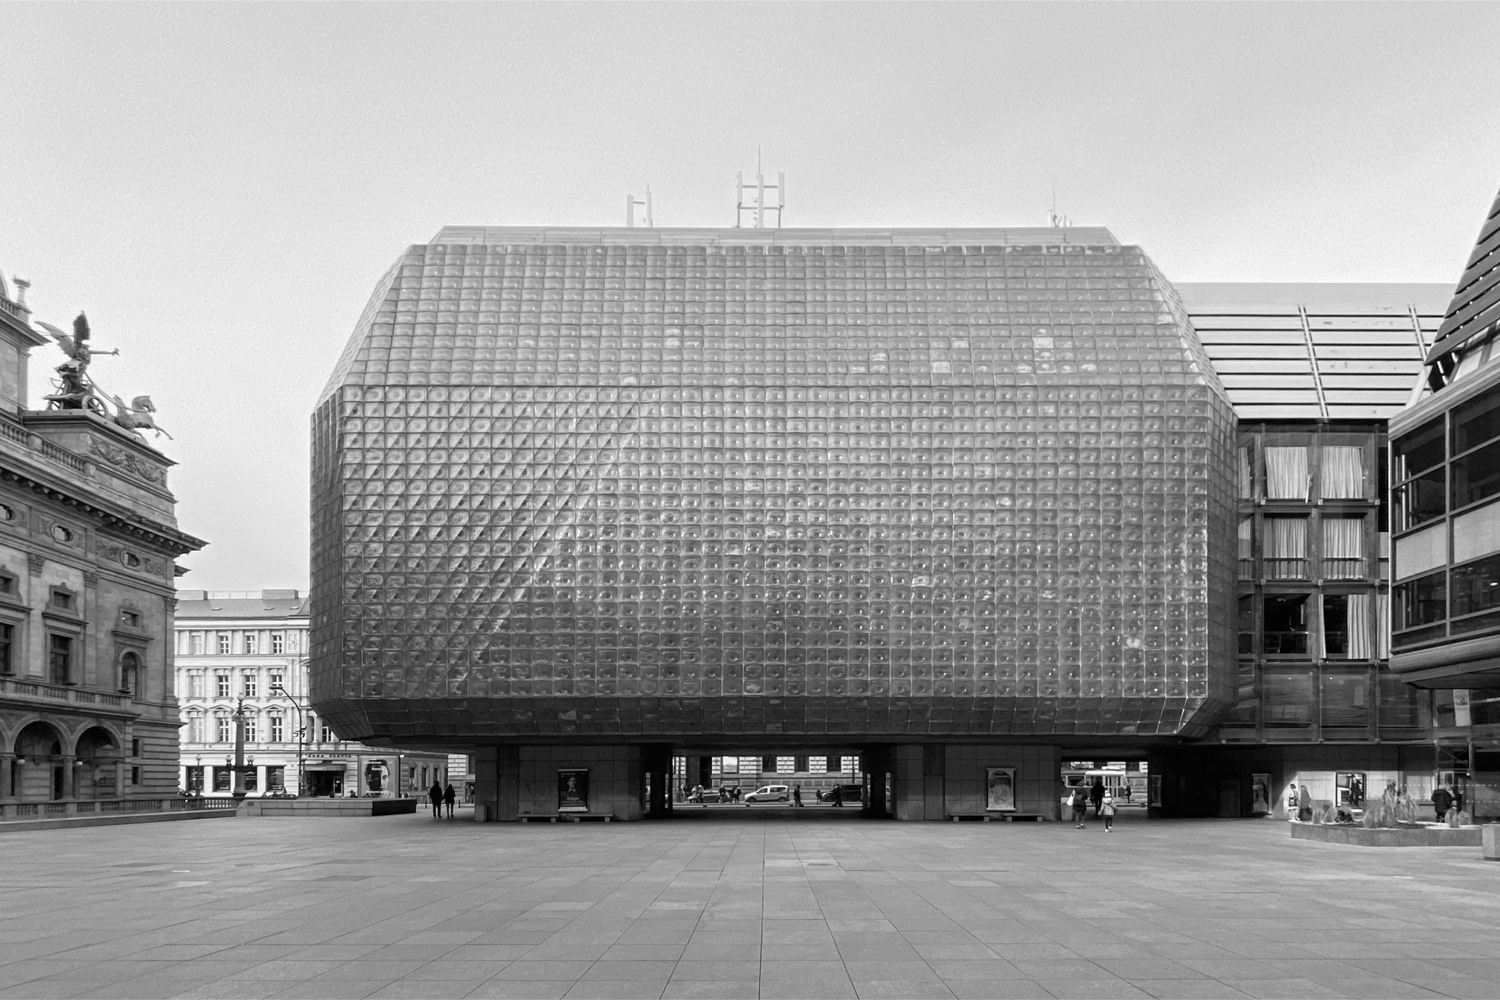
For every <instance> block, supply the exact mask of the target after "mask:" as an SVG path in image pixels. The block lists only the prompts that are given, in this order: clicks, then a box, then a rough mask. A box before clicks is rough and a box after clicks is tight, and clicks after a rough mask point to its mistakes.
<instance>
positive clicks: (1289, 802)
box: [1286, 781, 1302, 820]
mask: <svg viewBox="0 0 1500 1000" xmlns="http://www.w3.org/2000/svg"><path fill="white" fill-rule="evenodd" d="M1301 808H1302V802H1301V799H1300V798H1299V797H1298V795H1297V783H1296V782H1295V781H1294V782H1292V783H1291V784H1290V785H1287V786H1286V818H1287V819H1289V820H1290V819H1296V818H1297V813H1298V810H1300V809H1301Z"/></svg>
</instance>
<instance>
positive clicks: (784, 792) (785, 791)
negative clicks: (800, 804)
mask: <svg viewBox="0 0 1500 1000" xmlns="http://www.w3.org/2000/svg"><path fill="white" fill-rule="evenodd" d="M791 797H792V790H791V789H790V788H788V787H787V786H786V785H762V786H761V787H759V788H757V789H756V790H755V791H753V792H751V793H750V794H749V795H746V796H745V801H746V802H747V803H750V802H786V801H787V800H789V799H790V798H791Z"/></svg>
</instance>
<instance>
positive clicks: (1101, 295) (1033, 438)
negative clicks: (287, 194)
mask: <svg viewBox="0 0 1500 1000" xmlns="http://www.w3.org/2000/svg"><path fill="white" fill-rule="evenodd" d="M447 232H448V231H445V233H444V234H439V236H438V238H437V239H435V240H434V242H432V243H430V244H426V245H420V246H415V247H412V248H410V249H409V250H408V252H407V253H406V254H405V255H403V256H402V258H401V259H400V260H399V261H398V262H397V264H396V265H395V266H394V267H393V268H392V270H391V271H390V272H389V273H388V274H387V275H386V277H385V278H384V279H383V280H382V281H381V283H380V285H379V286H378V287H377V289H376V292H375V295H374V296H373V298H372V300H371V302H370V305H369V307H368V308H367V309H366V310H365V313H364V315H363V316H362V317H361V318H360V320H359V323H358V325H357V326H356V329H355V331H354V334H353V336H352V337H351V338H350V341H349V344H348V346H347V348H346V349H345V352H344V355H343V357H342V358H341V359H340V361H339V364H338V366H337V368H336V370H335V372H334V375H333V377H332V379H331V380H330V382H329V385H328V387H327V389H326V390H325V392H324V394H323V396H322V398H321V400H320V402H319V404H318V407H317V410H316V412H315V415H314V427H313V476H314V498H313V507H314V510H313V518H314V524H313V609H314V613H313V625H312V648H313V695H314V700H315V702H316V704H317V706H318V708H319V710H320V711H322V712H323V713H324V715H325V717H327V718H328V719H329V720H330V722H332V723H333V724H334V725H335V726H336V727H337V728H338V729H339V732H340V733H341V734H343V733H348V735H349V736H350V737H351V738H362V737H367V736H375V737H382V736H389V737H392V738H396V739H401V738H407V737H412V736H425V737H431V738H434V739H441V738H451V739H454V740H463V739H469V740H473V739H476V738H495V739H497V740H498V739H522V740H524V739H526V738H534V737H567V738H570V739H581V740H600V741H606V742H609V741H612V742H622V741H626V740H628V739H633V738H640V737H671V736H702V737H705V738H708V739H712V738H713V737H715V736H721V735H722V736H731V735H736V734H746V733H753V734H767V735H774V734H786V735H787V736H792V735H797V734H807V735H820V734H855V735H864V736H869V737H874V738H880V737H886V736H889V737H899V738H904V739H910V738H924V737H933V738H939V737H947V736H957V737H961V736H975V735H988V734H997V733H1003V734H1017V735H1028V736H1050V735H1054V734H1138V735H1140V736H1143V737H1145V736H1156V735H1162V734H1183V735H1201V734H1202V733H1203V732H1204V731H1205V730H1206V729H1207V727H1209V726H1210V725H1212V723H1213V722H1214V721H1215V720H1216V719H1217V718H1218V717H1219V715H1220V714H1221V713H1222V711H1223V710H1224V709H1225V708H1226V707H1227V706H1228V705H1229V703H1230V702H1231V701H1232V700H1233V697H1234V685H1235V632H1236V622H1235V619H1234V615H1235V593H1236V571H1235V565H1236V563H1235V558H1236V550H1235V544H1236V543H1235V537H1236V527H1235V525H1236V519H1237V513H1236V511H1237V507H1236V499H1235V494H1236V479H1235V476H1236V450H1235V443H1236V442H1235V420H1234V415H1233V413H1232V411H1231V408H1230V405H1229V403H1228V401H1227V399H1226V397H1225V395H1224V392H1223V390H1222V388H1221V387H1220V386H1219V384H1218V381H1217V379H1216V377H1215V375H1214V374H1213V372H1212V370H1211V368H1210V366H1209V364H1208V362H1207V359H1206V357H1205V355H1204V353H1203V350H1202V348H1201V346H1200V345H1199V343H1198V341H1197V338H1196V335H1195V334H1194V333H1193V331H1192V328H1191V326H1190V325H1189V324H1188V323H1187V321H1186V318H1185V315H1184V313H1183V310H1182V307H1181V305H1180V303H1179V302H1178V300H1177V297H1176V294H1175V292H1174V291H1173V290H1172V289H1171V287H1170V286H1169V285H1168V284H1167V282H1166V281H1165V280H1164V279H1163V278H1162V276H1161V275H1160V274H1159V272H1158V271H1157V270H1156V268H1155V266H1154V265H1153V264H1152V263H1151V261H1150V260H1149V259H1148V258H1147V257H1146V255H1145V254H1144V253H1143V252H1142V251H1140V250H1139V249H1138V248H1134V247H1122V246H1118V245H1115V244H1114V243H1113V240H1112V238H1110V239H1098V240H1096V241H1095V242H1092V243H1085V244H1083V245H1076V244H1063V243H1055V244H1053V245H1045V246H1043V245H1030V246H1025V245H1010V244H1008V242H1007V241H1006V240H1005V239H1003V238H1002V237H1003V236H1004V231H996V234H995V235H996V238H995V239H994V240H993V241H978V240H975V241H974V242H972V243H963V244H958V243H955V242H952V241H951V240H950V241H946V242H943V241H938V242H936V244H935V245H934V240H933V239H932V233H931V232H930V231H924V236H925V237H926V239H924V241H923V243H924V244H925V245H918V244H917V243H916V242H913V243H912V244H910V245H903V244H902V242H901V233H900V232H899V231H898V232H896V233H894V234H891V233H887V234H885V236H884V239H883V240H876V239H875V238H873V237H866V236H862V235H861V233H860V232H859V231H849V232H837V233H833V234H829V235H826V236H824V237H823V238H821V239H814V238H812V237H809V238H808V239H806V240H804V241H803V242H801V243H788V244H786V245H764V243H756V242H754V241H746V243H745V244H743V245H741V244H736V243H735V242H734V240H735V233H734V231H715V237H714V238H713V239H712V240H709V239H703V240H701V241H695V240H693V239H692V238H691V233H684V234H683V235H682V237H681V240H680V241H679V242H675V243H670V244H668V243H667V242H666V241H665V240H663V243H662V244H652V245H632V244H626V243H622V242H609V241H607V240H601V239H600V238H599V237H598V233H599V231H593V232H594V236H593V237H592V238H591V237H590V236H589V235H588V234H587V233H580V234H574V235H571V236H570V235H567V234H565V233H556V232H549V233H548V234H547V235H545V236H537V235H534V233H535V231H516V232H515V233H514V234H508V231H506V230H490V231H488V232H487V235H486V238H485V239H484V240H482V241H477V242H476V241H473V240H472V239H467V238H466V239H458V238H456V237H455V238H452V239H449V238H447V237H445V234H446V233H447ZM782 232H783V233H785V232H786V231H782ZM1058 232H1066V231H1058ZM1106 235H1107V234H1106Z"/></svg>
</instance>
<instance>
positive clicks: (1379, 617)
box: [1375, 591, 1391, 660]
mask: <svg viewBox="0 0 1500 1000" xmlns="http://www.w3.org/2000/svg"><path fill="white" fill-rule="evenodd" d="M1375 657H1376V659H1380V660H1389V659H1390V658H1391V595H1390V593H1389V592H1386V591H1382V592H1381V593H1379V594H1376V595H1375Z"/></svg>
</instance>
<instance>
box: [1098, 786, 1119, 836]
mask: <svg viewBox="0 0 1500 1000" xmlns="http://www.w3.org/2000/svg"><path fill="white" fill-rule="evenodd" d="M1099 815H1100V816H1103V817H1104V832H1105V833H1114V832H1115V799H1114V796H1113V795H1110V794H1109V793H1108V792H1105V793H1104V801H1103V802H1101V803H1100V804H1099Z"/></svg>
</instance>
